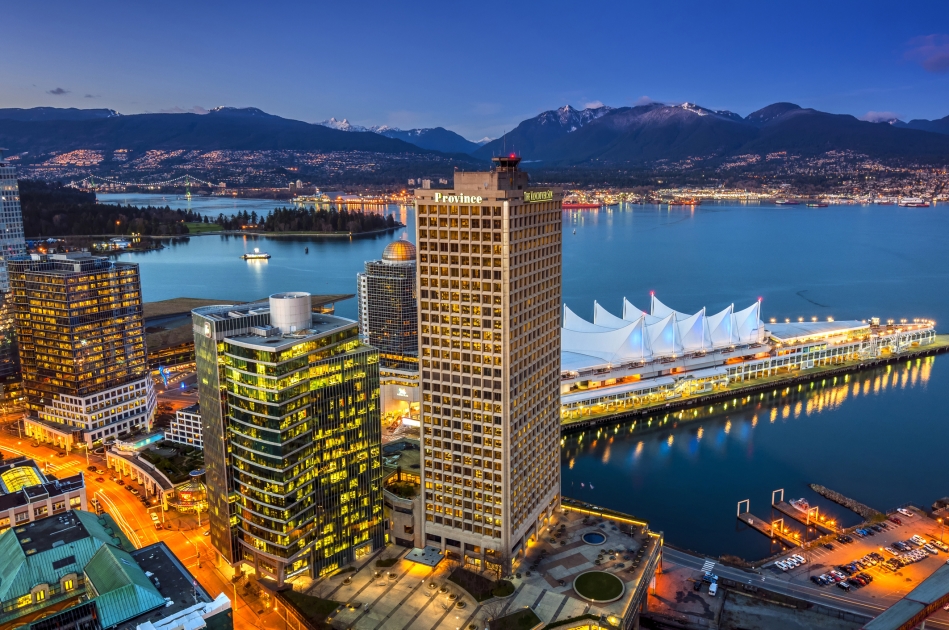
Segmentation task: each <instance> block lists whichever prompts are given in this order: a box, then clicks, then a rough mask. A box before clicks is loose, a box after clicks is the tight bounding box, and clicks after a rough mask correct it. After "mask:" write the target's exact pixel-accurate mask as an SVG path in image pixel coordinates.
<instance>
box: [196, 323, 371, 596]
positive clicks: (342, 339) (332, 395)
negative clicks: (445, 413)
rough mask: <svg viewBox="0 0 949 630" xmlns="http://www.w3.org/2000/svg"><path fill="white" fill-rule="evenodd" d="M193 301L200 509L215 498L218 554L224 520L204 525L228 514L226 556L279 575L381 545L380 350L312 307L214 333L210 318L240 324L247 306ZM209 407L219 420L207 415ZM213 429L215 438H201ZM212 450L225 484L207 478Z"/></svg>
mask: <svg viewBox="0 0 949 630" xmlns="http://www.w3.org/2000/svg"><path fill="white" fill-rule="evenodd" d="M258 306H260V305H258ZM213 308H215V309H217V308H218V307H213ZM264 308H265V307H264ZM250 310H253V309H250ZM201 311H207V309H198V310H196V311H195V312H194V321H195V345H196V353H197V357H198V371H199V387H200V389H201V415H202V422H203V430H204V432H205V433H204V444H205V463H206V464H207V465H208V475H207V480H208V490H209V502H210V504H211V507H210V512H211V514H214V513H215V509H216V507H215V506H216V502H215V498H214V495H215V494H217V495H218V497H219V498H218V500H217V501H218V503H217V509H218V512H219V513H220V516H219V517H217V521H218V523H217V525H215V524H214V522H213V521H214V518H212V537H213V538H212V542H214V544H215V547H217V548H218V549H219V550H222V553H224V551H223V549H222V546H219V543H218V542H217V541H219V540H221V538H222V534H223V531H221V532H219V533H218V534H217V535H216V534H215V531H214V530H215V528H218V529H219V530H224V529H225V527H226V525H225V523H224V519H223V518H221V516H223V514H225V513H227V514H228V515H229V516H230V519H231V520H230V522H231V523H233V524H234V530H233V531H234V532H235V534H236V537H235V539H234V541H235V542H234V545H233V548H232V555H233V558H230V559H231V561H232V562H243V563H246V564H250V565H252V566H253V567H254V569H255V570H256V571H257V572H258V574H259V575H260V574H262V575H267V576H270V577H273V578H275V579H276V580H277V581H278V582H279V583H282V582H283V581H284V580H286V579H288V578H291V577H293V576H295V575H300V574H305V575H308V576H311V577H316V576H319V575H323V574H326V573H329V572H331V571H334V570H335V569H337V568H339V567H341V566H343V565H345V564H347V563H349V562H352V561H353V560H354V559H356V557H358V556H361V555H362V554H363V553H366V552H367V551H369V550H371V549H377V548H379V547H381V546H382V545H383V543H384V539H383V535H384V521H383V512H382V459H381V442H382V428H381V422H380V409H379V406H380V405H379V354H378V352H377V351H376V350H375V349H374V348H372V347H369V346H367V345H365V344H363V343H362V342H361V341H360V340H359V337H358V327H357V325H356V323H355V322H352V321H350V320H344V319H342V318H337V317H331V316H323V315H313V316H312V317H313V321H312V325H313V329H310V330H295V331H294V332H292V333H290V334H281V333H280V331H279V330H277V329H273V328H272V327H271V326H270V325H269V324H270V321H267V322H255V323H254V324H253V325H250V324H245V325H240V326H239V329H238V330H235V331H234V332H233V333H232V334H223V335H216V334H214V333H213V326H214V324H215V323H217V322H218V321H221V322H227V323H230V324H231V325H232V326H235V325H239V324H238V322H240V320H242V319H245V318H248V317H250V316H251V314H250V312H248V308H246V307H240V308H239V309H234V308H231V310H225V308H220V309H219V310H217V311H216V312H215V313H214V314H213V315H212V316H208V314H207V313H206V312H205V314H204V316H202V315H201ZM261 317H267V318H268V320H269V315H267V314H263V315H261ZM206 322H207V324H208V326H209V327H210V328H211V331H212V333H211V337H207V336H206V335H204V330H205V328H204V327H205V323H206ZM202 336H204V337H205V338H206V340H207V341H208V343H204V342H202V341H201V337H202ZM212 338H214V339H212ZM205 346H206V347H205ZM220 392H223V395H224V397H223V400H222V399H221V398H220V397H219V396H218V395H217V394H219V393H220ZM215 410H218V411H219V412H220V414H221V415H220V418H221V419H222V420H221V421H216V420H213V419H212V418H211V416H212V415H213V414H214V413H215ZM209 411H210V413H209ZM215 429H216V430H218V431H221V432H222V433H223V435H222V436H221V437H220V438H216V437H215V438H212V437H211V435H210V433H211V431H212V430H215ZM212 441H215V442H217V443H218V444H219V445H224V449H223V451H222V453H220V457H219V456H217V455H211V454H210V449H211V448H212V446H211V443H212ZM222 459H224V460H226V462H225V469H226V470H229V473H230V474H228V475H223V476H226V477H227V479H226V483H228V484H229V485H228V488H229V491H227V492H220V491H216V490H215V488H214V486H215V485H217V486H220V485H222V483H225V482H222V480H221V479H220V478H218V477H220V476H215V474H213V473H212V467H213V466H214V464H212V461H215V460H222ZM225 500H230V501H232V502H233V504H232V505H233V509H232V510H231V511H229V512H226V511H225V509H224V508H225V506H224V505H223V502H224V501H225ZM221 542H222V543H225V541H221ZM223 546H225V547H226V543H225V544H224V545H223ZM225 555H226V554H225Z"/></svg>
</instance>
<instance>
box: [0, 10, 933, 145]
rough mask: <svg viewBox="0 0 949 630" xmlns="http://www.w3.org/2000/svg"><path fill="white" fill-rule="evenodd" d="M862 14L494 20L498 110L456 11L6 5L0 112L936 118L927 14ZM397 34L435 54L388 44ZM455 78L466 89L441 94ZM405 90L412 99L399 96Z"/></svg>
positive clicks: (381, 121)
mask: <svg viewBox="0 0 949 630" xmlns="http://www.w3.org/2000/svg"><path fill="white" fill-rule="evenodd" d="M879 8H880V9H881V10H880V11H874V10H872V7H869V10H868V7H867V5H866V4H860V5H857V4H856V3H841V4H834V5H831V6H827V5H817V4H816V3H811V4H810V5H807V4H806V5H803V6H800V7H799V10H797V11H795V12H794V13H790V12H785V11H783V10H782V9H780V8H777V7H775V8H767V9H765V10H762V9H761V8H760V7H758V6H752V5H750V4H744V3H743V4H739V5H732V6H730V7H726V8H721V7H714V8H713V7H710V6H705V5H701V4H695V5H694V6H692V7H690V8H688V10H682V11H681V12H677V13H676V14H670V13H669V12H668V9H667V8H665V7H661V6H628V7H627V6H622V7H621V6H616V7H607V8H606V9H605V11H607V12H608V13H609V20H606V19H605V16H604V10H600V11H598V12H592V11H590V12H581V11H576V10H575V9H574V8H573V7H568V6H565V5H556V4H554V5H549V6H547V7H545V11H544V12H537V11H534V10H532V9H531V8H529V7H523V8H521V7H511V8H507V9H506V12H507V15H506V17H505V20H506V22H507V23H510V24H520V25H523V28H518V30H517V32H516V41H517V42H518V48H519V51H520V52H519V55H520V59H521V61H520V62H519V63H521V64H522V65H523V66H525V67H526V68H527V69H529V71H530V75H531V80H530V81H527V82H523V83H520V84H519V85H516V86H512V88H511V95H510V98H509V99H505V101H504V103H503V104H502V103H499V102H495V101H493V100H492V99H490V98H488V97H487V96H484V94H486V92H484V91H483V90H482V89H480V88H478V87H477V86H479V85H485V84H487V83H488V82H490V81H491V80H493V76H494V70H493V69H491V68H492V65H491V64H481V63H477V62H478V61H479V60H484V59H486V58H490V57H491V55H492V51H491V47H490V46H484V45H483V44H481V42H482V41H483V38H482V36H481V35H480V33H485V32H489V29H490V24H489V20H490V18H489V16H488V15H484V16H479V15H477V14H470V13H465V12H463V11H462V10H461V9H460V8H458V9H455V8H450V7H441V6H438V7H436V6H435V5H431V6H425V5H422V6H416V7H414V8H412V9H409V10H406V9H404V8H395V7H390V6H385V5H381V4H378V5H377V4H375V3H368V4H367V5H366V6H365V7H363V10H362V11H360V13H359V14H360V15H367V16H371V17H368V18H365V19H362V20H359V21H356V20H354V19H353V17H352V16H353V15H354V14H355V12H352V11H351V10H350V8H349V7H319V8H314V7H308V6H305V5H300V4H296V3H285V4H284V5H282V6H281V7H277V8H276V9H274V10H272V11H269V12H267V13H265V14H263V15H260V14H259V13H258V12H257V11H256V8H255V7H253V5H250V4H249V3H235V4H233V5H230V6H229V7H228V11H227V12H226V13H224V12H221V11H216V10H215V9H213V8H204V7H200V6H194V5H183V4H176V3H169V4H166V5H165V8H164V9H163V10H162V11H161V12H157V11H154V10H150V9H149V8H146V7H123V8H122V9H121V10H119V9H116V8H115V7H114V6H113V5H111V4H108V3H100V4H99V6H98V10H92V11H89V10H86V9H79V8H78V7H72V6H69V5H66V4H60V5H58V6H57V5H56V4H54V5H52V6H46V7H44V9H43V12H42V14H41V13H39V9H37V8H35V7H32V6H29V5H23V6H16V7H11V8H10V9H9V19H10V23H11V24H13V25H14V26H15V28H13V29H11V31H10V33H9V34H8V36H7V39H6V44H7V47H8V49H10V50H18V51H21V52H22V53H23V54H22V55H21V59H22V62H21V63H19V64H9V65H5V66H4V67H3V69H0V81H2V82H3V84H4V86H5V87H6V88H7V89H5V90H4V93H3V97H2V98H0V106H3V107H35V106H58V107H86V108H101V107H104V108H112V109H116V110H117V111H120V112H122V113H125V114H131V113H141V112H160V111H168V112H183V111H198V112H201V111H205V110H207V109H210V108H212V107H215V106H234V107H247V106H253V107H259V108H261V109H263V110H265V111H268V112H271V113H274V114H277V115H280V116H285V117H289V118H295V119H298V120H304V121H307V122H318V121H322V120H325V119H328V118H330V117H335V118H337V119H342V118H347V119H349V120H350V122H353V123H356V124H361V125H367V126H368V125H390V126H396V127H401V128H414V127H434V126H443V127H446V128H448V129H452V130H454V131H457V132H458V133H460V134H462V135H463V136H465V137H467V138H470V139H472V140H479V139H481V138H483V137H486V136H489V137H498V136H500V135H501V134H502V133H503V132H504V131H505V130H509V129H511V128H512V127H513V126H514V125H516V124H517V123H518V122H519V121H521V120H524V119H525V118H529V117H532V116H534V115H537V114H538V113H540V112H541V111H545V110H550V109H555V108H557V107H560V106H562V105H564V104H571V105H573V106H575V107H578V108H582V107H584V106H587V105H595V104H597V103H603V104H607V105H611V106H628V105H634V104H636V103H642V102H648V101H652V100H655V101H660V102H684V101H688V102H697V103H699V104H701V105H703V106H706V107H709V108H713V109H728V110H730V111H735V112H737V113H739V114H742V115H745V114H748V113H749V112H751V111H754V110H756V109H758V108H760V107H763V106H765V105H768V104H770V103H773V102H778V101H790V102H795V103H797V104H799V105H802V106H804V107H813V108H816V109H820V110H824V111H831V112H836V113H848V114H852V115H855V116H858V117H863V118H870V119H881V118H883V119H885V118H889V117H894V116H895V117H900V118H902V119H904V120H909V119H912V118H930V119H931V118H941V117H943V116H945V115H946V114H947V113H949V111H946V110H944V108H943V107H942V103H945V102H946V100H947V98H946V97H947V96H949V34H946V33H944V32H940V31H939V30H938V29H939V27H938V26H936V25H935V24H936V23H937V22H938V21H937V22H934V20H933V17H934V16H935V15H937V14H938V13H939V10H940V9H942V7H941V6H939V5H937V4H935V3H928V2H922V3H915V6H914V7H912V8H908V9H906V10H904V11H902V12H901V13H900V14H899V15H895V16H894V15H892V12H891V11H883V10H882V9H884V8H885V7H883V6H881V7H879ZM912 9H915V10H912ZM251 11H253V12H254V13H253V16H251ZM568 15H569V19H568V18H567V16H568ZM818 16H819V17H818ZM884 16H885V17H884ZM184 17H187V18H189V19H183V18H184ZM606 24H609V25H610V26H609V27H606V26H604V25H606ZM615 25H620V26H619V28H617V27H616V26H615ZM340 30H345V31H349V32H354V33H355V34H356V35H357V38H356V43H355V45H353V44H349V45H347V46H338V45H334V44H332V43H330V42H332V41H334V40H333V39H332V38H331V37H330V36H332V35H333V34H334V33H338V31H340ZM943 30H945V29H943ZM413 31H417V32H419V33H423V34H425V35H426V37H427V38H428V40H429V46H435V47H436V48H438V49H439V50H442V51H443V52H445V53H448V54H443V55H430V54H427V53H425V52H424V51H423V50H421V48H419V47H416V46H405V45H403V44H401V43H400V42H402V41H403V40H402V37H401V36H402V35H404V34H405V33H410V32H413ZM458 32H464V33H468V34H469V37H470V39H468V38H465V37H462V38H459V37H457V36H456V35H455V33H458ZM132 33H134V34H135V35H134V37H129V36H128V35H130V34H132ZM551 33H553V34H554V38H553V39H550V38H549V35H550V34H551ZM322 34H326V35H327V37H326V38H325V39H324V38H321V37H320V35H322ZM510 35H511V36H512V37H514V35H515V33H514V32H512V33H510ZM179 41H188V42H189V45H188V46H180V45H178V44H177V42H179ZM550 42H553V44H552V45H551V43H550ZM459 67H463V68H466V69H467V70H466V72H467V73H468V74H467V75H466V81H465V83H466V85H469V86H472V87H471V88H468V89H459V88H457V87H453V88H448V87H447V86H448V85H450V84H452V83H453V80H450V79H449V78H448V77H451V76H452V74H453V73H454V72H455V70H456V68H459ZM93 68H94V69H95V70H94V71H92V69H93ZM418 82H420V83H422V84H423V85H426V84H427V85H428V86H429V88H428V89H422V90H411V91H410V90H407V89H405V87H406V86H407V85H408V84H410V83H418ZM416 92H417V93H416ZM291 94H292V95H293V97H292V98H288V96H290V95H291Z"/></svg>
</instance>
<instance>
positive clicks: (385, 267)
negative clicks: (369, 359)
mask: <svg viewBox="0 0 949 630" xmlns="http://www.w3.org/2000/svg"><path fill="white" fill-rule="evenodd" d="M415 255H416V252H415V246H414V245H412V243H410V242H408V241H407V240H404V239H403V240H398V241H395V242H393V243H389V245H387V246H386V248H385V250H384V251H383V252H382V260H372V261H368V262H366V265H365V271H364V272H363V273H360V274H357V285H358V287H359V293H358V299H359V306H358V309H359V329H360V333H361V334H362V335H363V338H364V339H365V340H366V341H368V343H369V345H371V346H374V347H376V348H378V349H379V361H380V363H381V364H382V366H383V367H387V368H396V369H403V370H417V369H418V301H417V299H418V292H417V291H416V288H415V282H416V280H415V273H416V269H415Z"/></svg>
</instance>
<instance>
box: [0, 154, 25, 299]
mask: <svg viewBox="0 0 949 630" xmlns="http://www.w3.org/2000/svg"><path fill="white" fill-rule="evenodd" d="M25 253H26V241H25V240H24V238H23V212H22V211H21V209H20V188H19V186H17V183H16V167H15V166H13V165H12V164H10V162H9V161H7V160H6V159H4V157H3V149H0V293H6V292H7V291H9V290H10V280H9V276H8V273H7V264H6V262H7V260H8V259H9V258H10V257H12V256H19V255H20V254H25Z"/></svg>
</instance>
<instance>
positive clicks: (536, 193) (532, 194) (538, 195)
mask: <svg viewBox="0 0 949 630" xmlns="http://www.w3.org/2000/svg"><path fill="white" fill-rule="evenodd" d="M553 200H554V191H552V190H525V191H524V201H525V202H527V203H537V202H538V201H553Z"/></svg>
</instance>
